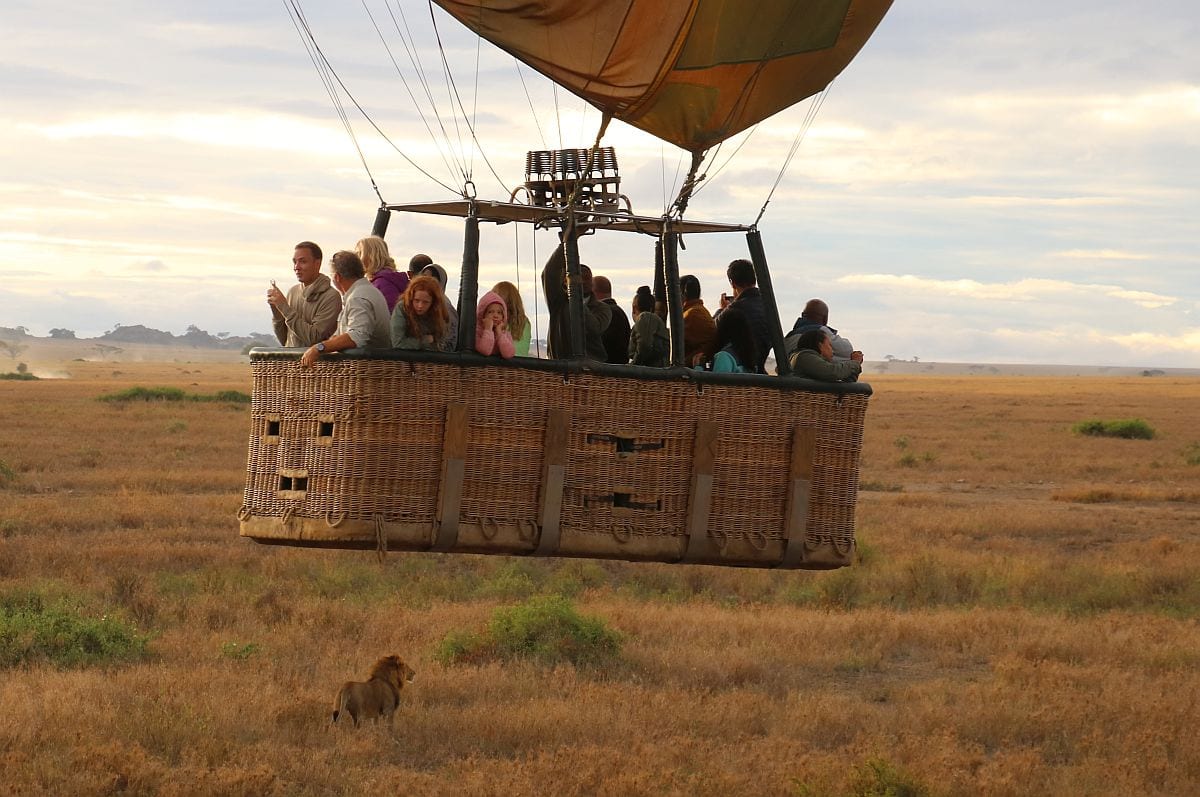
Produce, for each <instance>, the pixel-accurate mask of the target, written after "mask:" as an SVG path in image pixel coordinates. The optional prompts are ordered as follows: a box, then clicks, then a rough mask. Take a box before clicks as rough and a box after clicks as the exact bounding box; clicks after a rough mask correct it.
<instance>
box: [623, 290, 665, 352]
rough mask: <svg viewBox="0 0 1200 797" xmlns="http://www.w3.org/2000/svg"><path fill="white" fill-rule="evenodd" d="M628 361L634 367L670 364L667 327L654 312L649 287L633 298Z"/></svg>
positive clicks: (652, 298) (638, 292)
mask: <svg viewBox="0 0 1200 797" xmlns="http://www.w3.org/2000/svg"><path fill="white" fill-rule="evenodd" d="M629 359H630V361H632V362H633V364H634V365H648V366H650V367H652V368H666V367H667V365H668V364H669V363H670V362H671V336H670V335H668V334H667V325H666V323H664V322H663V320H662V319H661V318H659V316H658V313H656V312H654V294H653V293H652V292H651V291H650V286H649V285H643V286H642V287H640V288H638V289H637V295H636V296H634V297H633V330H632V331H631V332H630V333H629Z"/></svg>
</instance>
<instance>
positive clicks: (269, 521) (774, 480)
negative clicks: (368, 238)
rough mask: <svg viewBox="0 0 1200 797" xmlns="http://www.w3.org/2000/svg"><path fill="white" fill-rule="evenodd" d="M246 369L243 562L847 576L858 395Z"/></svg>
mask: <svg viewBox="0 0 1200 797" xmlns="http://www.w3.org/2000/svg"><path fill="white" fill-rule="evenodd" d="M252 368H253V373H254V395H253V405H252V426H251V433H250V442H249V457H248V462H247V467H246V487H245V496H244V505H243V507H242V509H241V511H240V513H239V518H240V519H241V522H242V523H241V533H242V535H243V536H246V537H250V538H253V539H256V540H258V541H260V542H270V543H282V544H297V545H309V546H318V547H357V548H378V549H381V550H387V549H392V550H398V549H400V550H430V549H436V550H451V551H469V552H477V553H478V552H482V553H501V554H530V553H537V554H544V555H558V556H583V557H594V558H608V559H629V560H651V561H667V562H678V561H689V562H699V563H705V564H724V565H739V566H758V567H777V566H781V565H782V566H786V567H800V568H812V569H826V568H830V567H839V566H842V565H846V564H849V563H850V561H851V558H852V554H853V547H854V507H855V500H856V497H857V492H858V464H859V454H860V451H861V448H862V432H863V420H864V415H865V412H866V405H867V396H866V395H863V394H854V393H849V394H844V395H839V394H833V393H815V392H808V391H805V390H799V389H797V390H785V389H777V388H768V387H759V386H749V385H725V384H719V385H718V384H704V385H699V384H697V383H695V382H694V381H690V380H683V379H681V380H678V381H671V380H659V381H642V380H639V379H636V378H629V377H614V376H607V375H604V376H601V375H595V374H589V373H581V374H572V375H570V376H566V375H564V374H563V373H555V372H553V371H546V370H534V369H525V368H513V367H499V366H478V365H471V366H465V365H458V364H449V363H434V362H408V361H403V360H370V359H333V360H328V361H322V362H319V363H318V364H317V365H316V367H314V368H312V369H309V370H302V369H300V368H299V367H298V366H297V364H296V362H295V361H294V360H288V359H278V358H277V359H256V360H254V362H253V365H252ZM556 424H557V425H556ZM705 434H707V435H708V436H709V437H708V438H704V435H705ZM698 436H699V437H701V438H703V439H712V440H715V443H714V444H713V445H711V446H709V447H707V448H706V447H705V445H704V444H703V439H702V440H701V444H700V445H699V446H698ZM798 441H808V442H807V443H805V445H804V446H803V450H800V449H799V446H800V443H799V442H798ZM705 452H707V453H705ZM789 551H790V554H789V553H788V552H789Z"/></svg>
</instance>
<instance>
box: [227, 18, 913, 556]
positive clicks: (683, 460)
mask: <svg viewBox="0 0 1200 797" xmlns="http://www.w3.org/2000/svg"><path fill="white" fill-rule="evenodd" d="M435 2H436V3H437V5H439V6H441V7H442V8H443V9H444V10H445V11H446V12H447V13H449V14H450V15H451V16H452V17H453V18H454V19H456V20H458V21H459V22H461V23H462V24H463V25H465V26H466V27H468V28H470V29H471V30H473V31H475V32H476V33H478V34H479V35H480V36H481V37H483V38H484V39H486V40H488V41H490V42H492V43H493V44H495V45H496V46H498V47H500V48H501V49H503V50H506V51H507V52H509V53H511V54H512V55H513V56H515V57H516V58H517V59H519V60H520V61H522V62H524V63H525V64H528V65H529V66H530V67H532V68H534V69H536V70H537V71H539V72H541V73H542V74H544V75H545V76H546V77H548V78H549V79H550V80H552V81H554V82H555V83H556V84H557V85H559V86H561V87H563V88H565V89H567V90H569V91H571V92H573V93H575V94H577V95H578V96H580V97H582V98H583V99H585V100H586V101H587V102H589V103H591V104H592V105H594V106H595V107H596V108H598V109H599V110H600V111H601V112H602V114H603V122H602V124H601V132H600V135H599V136H598V137H597V141H596V143H595V144H594V145H593V146H591V147H581V148H575V149H568V150H556V151H540V152H531V153H528V155H527V156H526V158H525V182H524V184H523V185H522V186H519V188H518V190H515V191H514V192H513V193H512V195H510V196H509V197H507V198H500V199H497V200H494V201H493V200H485V199H480V198H478V197H476V196H474V195H473V193H472V192H470V191H466V190H464V192H463V196H462V197H461V198H460V199H458V200H453V201H443V202H424V203H402V204H387V203H385V204H384V205H383V206H382V207H381V208H380V209H379V212H378V214H377V217H376V224H375V232H376V234H379V235H383V234H385V233H386V230H387V223H388V219H389V218H390V214H391V213H393V212H408V213H432V214H438V215H443V216H458V217H460V218H463V219H464V220H465V236H464V238H465V242H464V254H463V270H462V281H461V283H462V287H461V292H460V295H459V301H458V308H459V312H460V326H459V331H458V340H459V343H460V350H459V351H454V352H411V351H399V350H396V351H369V352H368V351H353V350H352V351H351V352H347V353H342V354H339V355H337V356H335V357H332V358H323V359H322V360H321V361H320V362H318V364H317V366H316V367H315V368H313V369H311V370H302V369H300V368H298V367H297V362H296V360H297V359H298V354H299V352H297V351H296V350H286V349H278V350H261V349H260V350H255V351H254V352H253V353H252V355H251V360H252V368H253V372H254V398H253V405H252V407H253V409H252V415H253V424H252V430H251V435H250V441H249V456H248V464H247V478H246V486H245V493H244V502H243V506H242V508H241V510H240V511H239V518H240V520H241V534H242V535H243V536H245V537H248V538H251V539H254V540H256V541H258V542H263V543H274V544H287V545H307V546H315V547H331V548H368V549H370V548H373V549H376V550H378V551H379V552H380V553H383V552H385V551H388V550H419V551H427V550H433V551H448V552H472V553H493V554H505V555H534V556H576V557H596V558H612V559H626V560H632V561H660V562H682V563H700V564H711V565H735V566H750V567H782V568H806V569H829V568H835V567H841V566H845V565H847V564H849V563H850V562H851V561H852V558H853V551H854V509H855V502H856V498H857V490H858V463H859V454H860V451H861V446H862V430H863V421H864V417H865V411H866V406H867V400H868V397H869V396H870V395H871V389H870V386H869V385H866V384H864V383H824V382H814V381H812V380H808V379H802V378H798V377H795V376H792V375H790V371H789V367H788V363H787V358H786V357H784V356H781V355H782V353H783V352H784V351H785V346H784V339H783V334H782V328H781V325H780V319H779V314H778V309H777V306H776V303H775V298H774V293H773V290H772V284H771V279H770V272H769V271H768V269H767V262H766V257H765V254H764V251H763V246H762V241H761V236H760V233H759V230H758V228H757V226H756V224H732V223H724V222H705V221H698V220H693V219H690V218H684V215H685V211H686V208H687V204H688V199H689V197H690V194H691V191H692V190H693V189H694V187H695V185H696V184H697V183H698V182H699V181H700V180H701V179H702V175H699V173H698V168H699V166H700V165H701V164H702V162H703V158H704V154H705V152H706V151H708V149H709V148H710V147H712V146H714V145H716V144H718V143H719V142H721V141H723V140H725V139H726V138H728V137H730V136H733V135H735V134H737V133H738V132H740V131H743V130H745V129H746V128H748V127H750V126H752V125H754V124H755V123H757V122H759V121H761V120H763V119H765V118H766V117H768V116H770V115H772V114H774V113H776V112H777V111H779V110H781V109H783V108H786V107H789V106H790V105H792V104H794V103H796V102H798V101H800V100H802V99H804V98H805V97H808V96H810V95H812V94H814V93H815V92H818V91H821V90H822V89H823V88H824V87H825V86H826V85H827V84H828V83H829V81H830V80H832V79H833V78H834V77H835V76H836V75H837V74H838V73H839V72H840V71H841V70H842V69H844V68H845V67H846V65H847V64H848V63H849V62H850V61H851V60H852V59H853V58H854V56H855V54H856V53H858V51H859V50H860V49H861V48H862V46H863V45H864V43H865V42H866V41H867V39H868V37H869V36H870V35H871V33H872V32H873V31H874V30H875V28H876V26H877V25H878V24H879V22H880V20H881V19H882V17H883V15H884V14H885V12H886V11H887V9H888V7H889V5H890V0H820V1H817V2H814V1H813V0H809V1H808V2H804V1H803V0H791V1H785V0H764V1H763V2H758V3H755V4H753V13H752V14H751V13H747V5H746V4H745V3H740V2H731V1H730V0H688V1H681V2H651V1H650V0H540V1H538V2H532V1H529V0H499V1H496V0H485V1H484V2H459V0H435ZM614 118H615V119H619V120H622V121H624V122H627V123H629V124H631V125H633V126H635V127H638V128H640V129H642V130H644V131H646V132H648V133H650V134H652V135H654V136H657V137H659V138H661V139H662V140H664V141H667V142H670V143H672V144H675V145H677V146H679V147H681V148H683V149H684V150H687V151H688V152H690V153H691V154H692V168H691V173H690V175H689V179H688V180H687V181H686V182H685V184H684V187H683V189H682V190H681V192H680V196H679V197H678V198H677V199H676V201H675V202H674V203H673V205H672V207H671V209H670V210H669V211H668V212H666V213H664V214H662V215H660V216H640V215H637V214H635V213H633V212H632V206H631V203H630V202H629V201H628V199H626V198H625V197H624V196H623V195H622V194H621V193H620V179H619V173H618V170H617V164H616V157H615V153H613V151H612V150H611V149H610V148H606V147H603V146H601V143H602V142H601V140H600V138H601V136H602V135H603V132H604V128H605V126H606V125H607V123H608V120H610V119H614ZM518 195H522V196H523V197H524V199H525V201H518ZM510 222H519V223H525V224H530V225H533V226H534V227H536V228H540V229H553V230H558V231H559V234H560V238H561V241H562V243H561V250H560V253H561V256H562V257H563V259H564V260H565V264H566V268H565V272H566V291H567V295H568V296H569V298H570V311H569V316H568V317H569V319H570V322H571V323H570V330H571V334H570V335H569V345H568V351H567V355H568V356H562V353H561V352H555V354H556V356H557V359H550V360H543V359H533V358H523V357H515V358H512V359H508V360H503V359H497V358H490V357H483V356H480V355H478V354H475V353H474V352H472V351H471V350H470V341H472V340H473V339H474V329H475V306H476V300H477V296H478V286H477V278H478V266H479V257H480V254H479V228H480V225H481V224H489V223H494V224H507V223H510ZM610 232H620V233H633V234H642V235H646V236H649V237H652V238H653V239H654V243H655V264H656V265H655V272H656V274H655V276H656V282H657V285H658V288H659V291H660V293H661V295H662V298H663V299H664V301H665V305H666V315H667V317H668V320H669V322H670V325H669V326H670V337H671V353H670V363H671V364H670V366H669V367H667V368H649V367H644V366H635V365H625V366H622V365H609V364H605V363H601V362H597V361H596V360H593V359H588V358H587V357H586V356H585V351H584V346H583V339H584V334H583V296H582V290H581V280H580V262H579V252H578V240H579V238H580V236H581V235H584V234H594V233H602V234H609V233H610ZM731 232H732V233H741V234H744V235H745V236H746V239H747V246H748V250H749V255H750V260H751V262H752V263H753V266H754V273H755V276H756V278H757V283H758V287H759V288H760V289H761V291H762V296H763V308H764V311H765V315H766V319H767V322H768V325H769V326H770V328H771V341H772V344H773V348H774V349H775V351H776V353H777V355H779V356H777V360H778V374H779V375H778V376H769V375H766V374H750V373H747V374H725V373H712V372H706V371H700V370H695V369H693V368H690V367H687V366H688V365H690V364H689V363H685V362H683V311H682V300H681V296H680V290H679V263H678V259H679V248H680V240H681V236H683V235H688V236H693V235H708V234H714V233H731Z"/></svg>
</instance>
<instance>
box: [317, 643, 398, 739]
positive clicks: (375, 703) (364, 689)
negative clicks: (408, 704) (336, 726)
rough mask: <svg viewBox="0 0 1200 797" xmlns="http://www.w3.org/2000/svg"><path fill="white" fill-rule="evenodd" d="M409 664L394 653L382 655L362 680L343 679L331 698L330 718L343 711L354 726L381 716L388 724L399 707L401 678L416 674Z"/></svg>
mask: <svg viewBox="0 0 1200 797" xmlns="http://www.w3.org/2000/svg"><path fill="white" fill-rule="evenodd" d="M416 675H417V674H416V673H415V672H413V669H412V667H409V666H408V665H407V664H405V663H404V660H403V659H401V658H400V657H399V656H397V655H394V654H393V655H391V656H384V657H383V658H382V659H380V660H379V661H377V662H375V664H374V665H373V666H372V667H371V674H370V675H369V676H368V677H367V680H366V681H346V683H344V684H342V688H341V689H339V690H338V693H337V697H336V698H334V701H333V720H332V723H331V724H333V723H336V722H337V721H338V717H339V716H340V715H341V714H342V713H343V712H345V713H346V714H349V715H350V719H351V720H353V722H354V727H355V728H357V727H358V725H359V723H360V722H361V721H362V720H368V719H373V720H378V719H379V718H380V717H383V718H384V719H386V720H387V721H388V725H392V724H393V720H394V718H395V714H396V709H397V708H399V707H400V690H401V689H403V688H404V682H405V681H412V679H413V678H415V677H416Z"/></svg>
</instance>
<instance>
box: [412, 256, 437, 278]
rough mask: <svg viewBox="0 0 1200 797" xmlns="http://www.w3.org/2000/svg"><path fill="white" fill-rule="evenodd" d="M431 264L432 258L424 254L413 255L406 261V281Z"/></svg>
mask: <svg viewBox="0 0 1200 797" xmlns="http://www.w3.org/2000/svg"><path fill="white" fill-rule="evenodd" d="M432 262H433V258H432V257H430V256H429V255H425V254H415V255H413V256H412V257H411V258H409V260H408V279H409V280H410V281H411V280H412V278H413V277H415V276H417V275H418V274H420V273H421V269H423V268H425V267H426V266H428V265H429V264H430V263H432Z"/></svg>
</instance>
